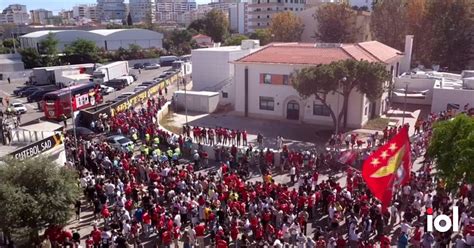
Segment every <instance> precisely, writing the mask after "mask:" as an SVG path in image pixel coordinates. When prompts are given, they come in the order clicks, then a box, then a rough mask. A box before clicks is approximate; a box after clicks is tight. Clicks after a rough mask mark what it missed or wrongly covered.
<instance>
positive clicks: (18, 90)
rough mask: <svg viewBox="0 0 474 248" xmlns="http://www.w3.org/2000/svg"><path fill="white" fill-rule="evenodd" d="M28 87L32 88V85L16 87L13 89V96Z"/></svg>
mask: <svg viewBox="0 0 474 248" xmlns="http://www.w3.org/2000/svg"><path fill="white" fill-rule="evenodd" d="M29 88H32V86H28V85H27V86H22V87H18V88H17V89H15V90H13V95H15V96H19V95H20V93H21V92H23V91H25V90H27V89H29Z"/></svg>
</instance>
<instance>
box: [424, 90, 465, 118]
mask: <svg viewBox="0 0 474 248" xmlns="http://www.w3.org/2000/svg"><path fill="white" fill-rule="evenodd" d="M449 103H451V104H459V109H460V111H462V110H463V107H464V105H466V104H467V103H469V106H470V107H471V108H472V107H473V106H474V90H464V89H441V88H434V89H433V102H432V104H431V112H435V113H437V112H440V111H445V110H446V107H447V105H448V104H449Z"/></svg>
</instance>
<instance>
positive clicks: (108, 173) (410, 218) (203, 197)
mask: <svg viewBox="0 0 474 248" xmlns="http://www.w3.org/2000/svg"><path fill="white" fill-rule="evenodd" d="M162 103H163V101H162V100H157V99H151V100H149V101H147V102H145V103H143V104H142V106H141V107H139V108H130V109H127V110H126V111H124V112H121V113H117V114H116V115H114V116H106V115H102V116H101V118H99V119H98V120H97V121H96V122H95V123H94V124H92V126H91V128H93V129H95V130H97V131H100V132H103V133H105V134H107V133H121V134H123V135H125V136H128V137H130V138H131V139H132V140H133V144H130V145H128V146H127V147H123V148H116V147H113V146H110V145H109V144H108V143H107V142H106V140H104V139H92V140H83V139H79V140H74V137H66V141H65V143H66V146H67V153H68V157H69V158H70V159H71V160H73V161H75V164H74V165H71V166H74V167H75V168H76V169H77V170H78V173H79V174H80V186H81V187H82V189H83V190H84V199H85V200H83V201H78V202H77V204H76V210H77V211H76V213H77V216H78V217H77V218H78V220H79V217H80V213H81V211H83V210H85V209H92V211H93V213H94V221H93V222H92V223H91V225H92V226H93V228H92V231H91V233H90V235H88V237H87V239H86V241H85V247H132V246H136V247H140V246H143V244H144V242H148V243H149V244H152V246H153V247H184V248H187V247H200V248H202V247H218V248H224V247H242V248H245V247H277V248H279V247H307V248H311V247H316V248H336V247H337V248H339V247H364V248H365V247H367V248H369V247H382V248H384V247H393V246H394V245H397V246H398V247H408V246H413V247H435V246H436V247H450V246H454V247H456V248H461V247H469V246H473V245H474V218H473V206H472V202H473V200H474V188H473V187H472V185H470V184H468V183H465V182H461V183H460V187H459V190H458V191H457V192H456V193H452V192H449V191H447V190H446V189H445V185H444V182H443V181H442V180H440V179H438V178H436V177H434V176H433V173H432V169H433V164H432V163H431V161H430V159H429V158H428V157H426V158H425V160H424V162H423V165H422V167H421V169H420V170H418V171H413V172H412V179H411V182H410V183H409V184H408V185H405V186H404V187H403V188H401V189H400V190H399V191H397V193H396V194H395V196H394V199H393V205H392V206H390V207H389V208H388V209H387V211H383V210H382V208H381V205H380V202H379V201H378V200H376V199H375V198H374V197H373V196H372V194H371V192H370V191H369V190H368V189H367V187H366V185H365V183H364V181H363V179H362V177H361V175H360V172H359V171H358V170H356V169H353V168H352V167H350V166H347V167H345V168H346V169H344V170H343V171H342V173H343V174H344V178H345V180H341V179H339V180H338V179H337V178H333V177H326V176H325V175H323V174H320V168H321V167H323V166H324V165H325V164H326V165H327V163H328V161H330V160H332V159H334V156H335V159H337V156H338V154H339V152H320V153H316V152H314V151H312V152H309V151H295V150H291V149H289V148H288V147H286V146H284V145H281V146H279V147H278V148H279V149H277V150H276V151H275V150H270V149H265V148H263V147H262V141H263V136H262V135H261V134H259V135H258V143H260V144H258V145H256V147H252V145H251V144H250V142H248V137H247V136H248V134H247V132H246V131H245V130H244V129H242V130H230V129H226V128H222V127H216V128H203V127H190V126H187V125H186V126H184V127H183V132H182V134H173V133H169V132H168V131H166V130H163V129H161V128H160V126H159V125H158V123H157V119H156V114H157V111H158V110H159V109H160V108H161V106H162ZM444 118H446V116H445V115H442V114H441V115H435V114H432V115H430V116H429V118H427V119H426V120H423V121H420V125H419V126H418V128H417V130H418V131H417V133H416V135H415V136H414V137H413V138H412V140H413V141H412V143H413V144H414V145H413V147H414V148H413V150H414V151H413V153H414V154H416V155H419V156H423V154H424V149H425V148H426V145H427V144H428V142H429V138H430V135H431V127H432V124H433V123H434V122H435V121H437V120H440V119H444ZM417 125H418V124H417ZM397 130H398V129H397V128H387V129H386V130H384V131H383V132H382V134H381V135H379V134H374V135H372V136H371V137H369V139H368V140H366V141H364V142H367V146H364V149H362V147H359V149H360V151H359V152H361V153H370V151H371V150H372V149H375V148H376V147H377V146H379V145H381V144H383V143H384V142H386V141H387V140H388V139H390V137H392V136H393V135H394V134H396V132H397ZM348 137H349V138H348ZM358 140H359V139H358V137H357V136H354V135H348V136H345V135H342V134H338V135H334V136H333V137H332V138H331V139H330V140H329V143H328V146H329V147H330V148H331V149H328V150H329V151H331V150H337V151H339V150H340V149H342V148H344V145H345V146H346V148H348V149H355V148H357V147H356V146H357V141H358ZM76 143H77V146H76ZM193 145H194V147H197V148H193ZM205 145H209V146H214V152H215V154H214V157H215V159H214V160H215V161H212V164H213V166H212V167H213V169H211V170H207V171H203V170H201V169H203V168H206V167H209V166H211V164H210V162H209V154H207V153H206V151H205V150H206V149H204V148H203V146H205ZM417 147H418V148H417ZM257 148H258V149H257ZM415 151H416V152H415ZM277 154H279V156H277ZM183 158H186V159H183ZM252 170H256V171H258V172H257V175H260V176H261V177H262V178H261V180H248V178H249V172H250V171H252ZM276 172H284V173H288V176H289V177H290V183H288V184H286V183H278V182H276V181H275V179H274V178H273V177H274V176H275V173H276ZM453 205H456V206H458V207H459V213H460V221H459V224H460V227H461V229H460V232H459V233H458V234H456V235H453V233H452V232H450V231H448V232H446V233H440V232H436V231H435V232H428V231H427V229H426V218H427V213H426V210H427V209H428V208H432V209H433V210H434V215H435V216H436V215H437V214H448V215H449V214H450V213H451V207H452V206H453ZM46 237H47V238H48V240H49V242H51V243H52V244H53V246H55V247H59V244H68V245H71V246H73V245H74V244H78V243H79V241H80V240H81V237H80V235H79V232H77V230H73V231H72V232H71V230H62V231H61V229H60V228H58V227H51V228H50V229H48V230H47V232H46Z"/></svg>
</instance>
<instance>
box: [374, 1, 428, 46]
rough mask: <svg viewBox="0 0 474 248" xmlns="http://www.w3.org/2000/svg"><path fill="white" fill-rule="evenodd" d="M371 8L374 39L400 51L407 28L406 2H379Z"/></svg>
mask: <svg viewBox="0 0 474 248" xmlns="http://www.w3.org/2000/svg"><path fill="white" fill-rule="evenodd" d="M373 8H374V9H373V11H372V17H371V19H370V27H371V29H372V32H373V35H374V38H375V39H376V40H378V41H380V42H382V43H384V44H386V45H389V46H391V47H393V48H396V49H399V50H402V49H403V47H404V44H405V42H404V41H405V35H407V34H408V27H409V25H408V16H407V14H408V12H407V9H406V0H380V1H377V2H376V3H375V4H374V6H373ZM420 14H421V12H420Z"/></svg>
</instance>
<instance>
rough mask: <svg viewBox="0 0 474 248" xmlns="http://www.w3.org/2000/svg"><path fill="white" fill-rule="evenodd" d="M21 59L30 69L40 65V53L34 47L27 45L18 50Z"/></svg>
mask: <svg viewBox="0 0 474 248" xmlns="http://www.w3.org/2000/svg"><path fill="white" fill-rule="evenodd" d="M20 54H21V60H22V61H23V63H25V68H27V69H30V68H34V67H38V66H41V65H42V61H41V55H40V54H39V53H38V51H36V49H34V48H31V47H28V48H25V49H21V50H20Z"/></svg>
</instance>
